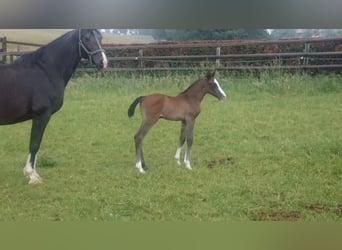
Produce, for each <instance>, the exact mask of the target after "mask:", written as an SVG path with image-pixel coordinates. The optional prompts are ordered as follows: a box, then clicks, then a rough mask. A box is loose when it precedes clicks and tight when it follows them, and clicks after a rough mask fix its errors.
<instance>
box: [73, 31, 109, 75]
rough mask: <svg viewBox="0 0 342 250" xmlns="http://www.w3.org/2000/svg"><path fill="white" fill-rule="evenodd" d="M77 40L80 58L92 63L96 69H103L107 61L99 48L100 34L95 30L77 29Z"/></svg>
mask: <svg viewBox="0 0 342 250" xmlns="http://www.w3.org/2000/svg"><path fill="white" fill-rule="evenodd" d="M78 39H79V53H80V56H81V57H82V58H85V59H88V60H89V62H90V63H94V64H95V65H96V68H97V69H99V70H101V69H105V68H106V67H107V65H108V60H107V57H106V54H105V53H104V49H103V48H102V46H101V41H102V36H101V33H100V32H99V31H98V30H96V29H79V31H78Z"/></svg>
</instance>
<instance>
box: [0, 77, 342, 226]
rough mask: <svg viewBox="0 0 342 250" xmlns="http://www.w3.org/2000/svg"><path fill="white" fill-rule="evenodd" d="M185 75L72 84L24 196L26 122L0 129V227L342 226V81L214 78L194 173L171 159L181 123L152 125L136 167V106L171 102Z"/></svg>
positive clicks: (199, 128)
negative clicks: (143, 166) (158, 98)
mask: <svg viewBox="0 0 342 250" xmlns="http://www.w3.org/2000/svg"><path fill="white" fill-rule="evenodd" d="M199 76H201V75H200V74H199V73H193V74H191V75H181V74H176V73H174V74H170V75H168V74H165V75H164V76H161V77H157V76H151V75H148V74H146V75H135V74H129V75H106V76H105V77H104V78H95V77H93V76H89V75H83V76H78V77H75V78H73V79H72V81H71V82H70V83H69V85H68V87H67V89H66V92H65V101H64V106H63V108H62V109H61V110H60V111H59V112H58V113H56V114H55V115H54V116H53V118H52V119H51V121H50V123H49V125H48V128H47V130H46V133H45V136H44V139H43V143H42V146H41V149H40V152H39V155H38V162H37V167H38V172H39V173H40V175H41V176H42V177H43V179H44V183H43V184H42V185H28V184H27V180H26V179H25V177H24V176H23V173H22V169H23V167H24V164H25V162H26V157H27V153H28V152H27V148H28V139H29V130H30V125H31V124H30V122H24V123H21V124H17V125H12V126H1V127H0V169H1V174H0V186H1V187H0V192H1V195H0V221H188V220H190V221H232V220H234V221H235V220H237V221H250V220H282V221H294V220H296V221H297V220H299V221H336V220H341V218H342V193H341V190H342V181H341V179H342V101H341V100H342V81H341V80H342V78H341V77H340V76H338V75H315V76H307V75H301V74H294V75H287V74H282V73H277V72H275V73H271V72H266V73H263V74H260V75H259V76H252V75H247V74H246V75H234V76H232V75H229V74H221V75H219V76H218V80H219V82H220V83H221V85H222V87H223V89H224V90H225V91H226V92H228V95H229V98H228V99H227V100H225V101H223V102H219V101H217V100H216V99H214V98H213V97H211V96H207V97H206V98H205V99H204V101H203V102H202V113H201V114H200V116H199V117H198V118H197V121H196V125H195V131H194V145H193V149H192V167H193V171H188V170H187V169H185V167H184V166H182V167H179V166H178V165H177V164H176V162H175V161H174V159H173V156H174V153H175V150H176V146H177V143H178V137H179V130H180V124H179V123H178V122H170V121H165V120H160V121H159V122H158V123H157V125H156V126H155V127H153V128H152V129H151V131H150V133H149V134H148V135H147V136H146V138H145V141H144V153H145V159H146V162H147V164H148V165H149V171H148V173H147V174H145V175H142V174H140V173H138V171H137V170H136V169H135V168H134V160H135V159H134V144H133V135H134V133H135V132H136V130H137V128H138V126H139V124H140V114H139V112H136V114H135V116H134V117H132V118H128V117H127V108H128V106H129V104H130V103H131V102H132V101H133V100H134V98H135V97H137V96H138V95H142V94H147V93H152V92H163V93H166V94H170V95H174V94H177V93H178V92H180V91H181V90H183V89H184V88H186V87H187V86H188V85H189V84H190V83H192V82H193V81H194V80H196V79H197V78H198V77H199Z"/></svg>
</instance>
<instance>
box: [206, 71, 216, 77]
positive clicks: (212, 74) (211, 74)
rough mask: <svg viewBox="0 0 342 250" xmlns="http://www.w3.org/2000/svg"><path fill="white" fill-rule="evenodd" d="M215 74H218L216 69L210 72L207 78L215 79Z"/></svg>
mask: <svg viewBox="0 0 342 250" xmlns="http://www.w3.org/2000/svg"><path fill="white" fill-rule="evenodd" d="M215 73H216V69H215V70H214V71H213V72H210V71H209V72H208V73H207V76H206V77H207V79H210V78H214V76H215Z"/></svg>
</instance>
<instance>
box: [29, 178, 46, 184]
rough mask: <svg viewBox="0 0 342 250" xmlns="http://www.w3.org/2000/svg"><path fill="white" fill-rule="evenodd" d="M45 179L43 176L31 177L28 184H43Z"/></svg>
mask: <svg viewBox="0 0 342 250" xmlns="http://www.w3.org/2000/svg"><path fill="white" fill-rule="evenodd" d="M42 183H43V180H42V178H40V177H39V178H36V179H30V180H29V183H28V184H42Z"/></svg>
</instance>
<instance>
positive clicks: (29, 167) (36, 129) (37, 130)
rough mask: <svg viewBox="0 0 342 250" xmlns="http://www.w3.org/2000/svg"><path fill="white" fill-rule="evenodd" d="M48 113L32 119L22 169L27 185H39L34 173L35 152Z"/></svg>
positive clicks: (48, 118)
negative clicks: (26, 154) (24, 163)
mask: <svg viewBox="0 0 342 250" xmlns="http://www.w3.org/2000/svg"><path fill="white" fill-rule="evenodd" d="M50 117H51V115H50V113H47V114H43V115H41V116H39V117H36V118H33V119H32V128H31V137H30V147H29V151H30V153H29V156H28V159H27V162H26V165H25V167H24V174H25V176H27V177H28V178H29V184H36V183H41V182H42V179H41V177H40V176H39V174H38V173H37V171H36V161H37V152H38V150H39V147H40V144H41V141H42V137H43V134H44V130H45V128H46V125H47V124H48V122H49V120H50Z"/></svg>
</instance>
